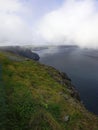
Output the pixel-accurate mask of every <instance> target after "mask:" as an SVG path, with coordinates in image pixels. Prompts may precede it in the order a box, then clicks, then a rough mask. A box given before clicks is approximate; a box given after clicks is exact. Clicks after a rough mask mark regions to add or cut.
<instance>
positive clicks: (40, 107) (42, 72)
mask: <svg viewBox="0 0 98 130" xmlns="http://www.w3.org/2000/svg"><path fill="white" fill-rule="evenodd" d="M12 57H13V58H12ZM16 59H18V60H16ZM0 76H1V78H0V88H1V90H3V91H0V96H1V97H0V99H1V100H0V106H2V107H1V108H0V110H1V112H0V113H1V115H2V117H3V118H2V120H1V124H0V130H4V129H6V130H27V129H28V130H98V118H97V117H96V116H95V115H93V114H91V113H89V112H88V111H87V110H86V109H85V108H84V106H83V105H82V104H81V102H80V98H79V94H78V92H77V91H76V90H75V88H74V87H73V85H72V84H71V80H70V79H69V78H68V77H67V75H66V74H64V73H61V72H59V71H58V70H56V69H55V68H53V67H49V66H45V65H42V64H40V63H38V62H36V61H33V60H28V61H27V60H25V58H23V57H19V56H16V55H12V54H11V53H4V52H2V53H0Z"/></svg>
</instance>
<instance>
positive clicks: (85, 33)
mask: <svg viewBox="0 0 98 130" xmlns="http://www.w3.org/2000/svg"><path fill="white" fill-rule="evenodd" d="M97 5H98V3H97V1H96V0H66V1H65V3H63V5H62V6H61V7H60V8H59V9H57V10H54V11H52V12H50V13H48V14H46V15H45V16H44V17H43V18H42V19H41V21H40V23H39V26H38V28H37V31H36V34H37V36H38V37H39V39H41V40H42V41H44V42H46V43H47V44H54V45H57V44H58V45H61V44H65V45H66V44H68V45H69V44H76V45H78V46H80V47H91V48H92V47H93V48H96V47H98V10H97V8H96V7H97Z"/></svg>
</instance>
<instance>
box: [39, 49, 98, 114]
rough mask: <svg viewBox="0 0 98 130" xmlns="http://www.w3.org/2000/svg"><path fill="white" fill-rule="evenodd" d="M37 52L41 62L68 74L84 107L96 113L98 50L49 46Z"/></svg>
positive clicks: (97, 100)
mask: <svg viewBox="0 0 98 130" xmlns="http://www.w3.org/2000/svg"><path fill="white" fill-rule="evenodd" d="M37 53H39V55H40V57H41V58H40V62H41V63H44V64H47V65H51V66H53V67H55V68H56V69H58V70H60V71H63V72H66V73H67V74H68V76H69V77H70V78H71V79H72V83H73V84H74V85H75V86H76V88H77V90H78V91H79V92H80V96H81V99H82V101H83V102H84V104H85V106H86V108H87V109H88V110H89V111H91V112H93V113H95V114H97V115H98V51H97V50H89V49H79V48H77V47H51V48H48V49H43V50H41V51H38V52H37Z"/></svg>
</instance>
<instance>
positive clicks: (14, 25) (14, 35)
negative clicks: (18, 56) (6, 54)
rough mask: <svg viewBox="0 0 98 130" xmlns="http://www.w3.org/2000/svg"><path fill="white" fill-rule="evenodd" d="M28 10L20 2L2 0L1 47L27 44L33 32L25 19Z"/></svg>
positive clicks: (0, 15) (0, 0)
mask: <svg viewBox="0 0 98 130" xmlns="http://www.w3.org/2000/svg"><path fill="white" fill-rule="evenodd" d="M28 13H29V12H28V8H27V7H26V6H24V3H23V2H22V3H21V2H20V1H19V0H0V45H15V44H18V45H20V44H27V43H29V42H31V39H32V31H31V29H30V27H29V26H28V24H27V23H26V22H25V20H24V19H23V17H22V16H23V15H24V14H25V15H27V14H28Z"/></svg>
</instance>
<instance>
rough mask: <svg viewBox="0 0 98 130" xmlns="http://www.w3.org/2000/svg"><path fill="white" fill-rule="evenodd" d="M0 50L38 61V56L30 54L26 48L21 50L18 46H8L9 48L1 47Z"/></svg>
mask: <svg viewBox="0 0 98 130" xmlns="http://www.w3.org/2000/svg"><path fill="white" fill-rule="evenodd" d="M0 50H3V51H6V52H11V53H14V54H17V55H20V56H23V57H26V58H29V59H33V60H36V61H38V60H39V59H40V57H39V55H38V54H36V53H34V52H32V51H31V50H30V49H28V48H23V47H19V46H9V47H2V48H0Z"/></svg>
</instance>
